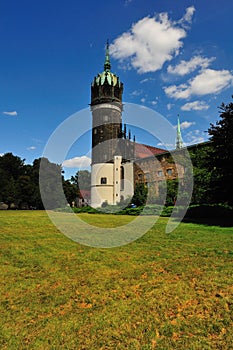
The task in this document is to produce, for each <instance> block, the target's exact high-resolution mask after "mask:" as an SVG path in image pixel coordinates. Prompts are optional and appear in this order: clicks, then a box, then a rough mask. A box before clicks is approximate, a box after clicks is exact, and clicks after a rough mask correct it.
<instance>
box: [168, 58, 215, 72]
mask: <svg viewBox="0 0 233 350" xmlns="http://www.w3.org/2000/svg"><path fill="white" fill-rule="evenodd" d="M214 60H215V57H211V58H206V57H201V56H194V57H193V58H192V59H191V60H190V61H184V60H182V61H181V62H180V63H179V64H177V65H176V66H171V65H169V66H168V68H167V71H168V73H170V74H177V75H181V76H183V75H185V74H189V73H191V72H193V71H195V70H196V69H197V68H202V69H204V68H207V67H209V65H210V63H211V62H213V61H214Z"/></svg>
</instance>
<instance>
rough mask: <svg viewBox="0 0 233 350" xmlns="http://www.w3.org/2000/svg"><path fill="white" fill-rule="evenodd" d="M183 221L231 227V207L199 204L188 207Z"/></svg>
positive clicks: (232, 225)
mask: <svg viewBox="0 0 233 350" xmlns="http://www.w3.org/2000/svg"><path fill="white" fill-rule="evenodd" d="M182 221H183V222H192V223H197V224H204V225H209V226H220V227H233V209H232V208H230V207H224V206H220V205H200V206H194V207H190V208H189V209H188V210H187V212H186V215H185V217H184V218H183V220H182Z"/></svg>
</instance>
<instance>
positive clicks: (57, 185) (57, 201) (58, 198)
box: [39, 158, 67, 209]
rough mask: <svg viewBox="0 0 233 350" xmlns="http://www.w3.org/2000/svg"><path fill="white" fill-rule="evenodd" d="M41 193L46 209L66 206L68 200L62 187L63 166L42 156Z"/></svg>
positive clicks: (40, 172) (40, 160)
mask: <svg viewBox="0 0 233 350" xmlns="http://www.w3.org/2000/svg"><path fill="white" fill-rule="evenodd" d="M39 162H40V171H39V174H40V177H39V181H40V193H41V197H42V198H43V204H44V206H45V208H46V209H54V208H59V207H64V206H65V205H66V204H67V202H66V198H65V196H64V192H63V188H62V167H61V165H59V164H54V163H51V162H50V161H49V160H48V159H47V158H40V159H39Z"/></svg>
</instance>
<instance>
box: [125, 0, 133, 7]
mask: <svg viewBox="0 0 233 350" xmlns="http://www.w3.org/2000/svg"><path fill="white" fill-rule="evenodd" d="M132 1H133V0H125V3H124V6H128V5H129V4H130V3H131V2H132Z"/></svg>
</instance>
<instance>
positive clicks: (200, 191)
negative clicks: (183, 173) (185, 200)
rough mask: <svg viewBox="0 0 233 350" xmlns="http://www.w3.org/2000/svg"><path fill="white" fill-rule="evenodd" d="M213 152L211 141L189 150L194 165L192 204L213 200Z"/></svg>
mask: <svg viewBox="0 0 233 350" xmlns="http://www.w3.org/2000/svg"><path fill="white" fill-rule="evenodd" d="M212 153H213V146H212V144H211V143H210V142H207V143H203V144H201V145H197V146H196V147H192V148H191V150H190V151H189V154H190V158H191V160H192V165H193V193H192V204H207V203H211V202H212V201H213V190H212V188H211V176H212V170H211V166H210V159H211V158H212ZM188 175H189V174H188Z"/></svg>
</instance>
